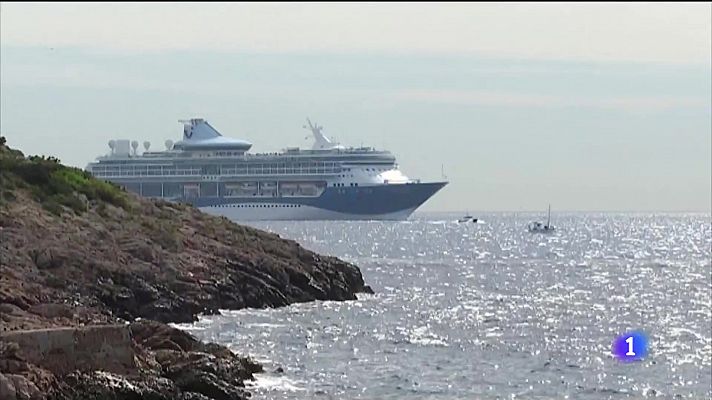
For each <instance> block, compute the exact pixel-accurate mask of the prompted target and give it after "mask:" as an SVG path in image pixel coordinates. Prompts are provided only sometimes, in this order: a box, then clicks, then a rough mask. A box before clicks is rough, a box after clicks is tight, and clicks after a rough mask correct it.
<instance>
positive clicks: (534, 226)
mask: <svg viewBox="0 0 712 400" xmlns="http://www.w3.org/2000/svg"><path fill="white" fill-rule="evenodd" d="M527 228H529V232H531V233H551V232H554V231H555V230H556V228H555V227H554V226H553V225H551V204H549V214H548V216H547V218H546V225H545V224H543V223H541V222H538V221H535V222H530V223H529V225H527Z"/></svg>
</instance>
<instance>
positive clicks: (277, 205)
mask: <svg viewBox="0 0 712 400" xmlns="http://www.w3.org/2000/svg"><path fill="white" fill-rule="evenodd" d="M301 206H302V205H301V204H218V205H216V206H215V207H233V208H234V207H237V208H298V207H301Z"/></svg>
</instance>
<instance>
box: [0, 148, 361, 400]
mask: <svg viewBox="0 0 712 400" xmlns="http://www.w3.org/2000/svg"><path fill="white" fill-rule="evenodd" d="M370 291H371V290H370V288H369V287H368V286H366V285H365V284H364V281H363V277H362V276H361V272H360V271H359V269H358V268H357V267H356V266H354V265H352V264H349V263H346V262H344V261H341V260H339V259H337V258H334V257H325V256H320V255H318V254H315V253H313V252H311V251H309V250H306V249H304V248H302V247H301V246H300V245H299V244H298V243H296V242H294V241H291V240H284V239H281V238H280V237H279V236H278V235H275V234H271V233H267V232H263V231H259V230H256V229H252V228H249V227H244V226H240V225H237V224H234V223H232V222H230V221H228V220H227V219H225V218H217V217H212V216H208V215H205V214H203V213H201V212H199V211H198V210H196V209H194V208H192V207H190V206H186V205H181V204H174V203H168V202H163V201H151V200H146V199H141V198H138V197H136V196H134V195H131V194H129V193H126V192H124V191H121V190H119V189H118V188H116V187H114V186H112V185H109V184H107V183H105V182H100V181H97V180H95V179H93V178H91V177H90V176H89V175H88V174H86V173H84V172H82V171H80V170H78V169H74V168H69V167H65V166H62V165H61V164H59V163H58V162H57V160H54V159H44V158H36V157H35V158H30V159H28V158H25V157H24V156H23V155H22V154H21V153H20V152H18V151H16V150H12V149H10V148H8V147H7V146H5V144H4V139H2V138H0V399H2V400H5V399H9V400H14V399H143V398H146V399H243V398H246V397H249V393H248V392H246V391H245V390H244V389H242V388H243V387H244V384H243V381H244V380H247V379H252V378H253V377H252V374H253V373H255V372H259V371H261V366H259V365H258V364H257V363H255V362H254V361H252V360H250V359H248V358H244V357H240V356H238V355H235V354H233V353H232V352H230V351H229V350H228V349H227V348H225V347H223V346H219V345H215V344H204V343H201V342H199V341H198V340H196V339H195V338H193V337H192V336H190V335H189V334H187V333H184V332H182V331H179V330H177V329H174V328H171V327H169V326H167V325H165V323H167V322H192V321H195V320H196V319H197V316H198V315H199V314H214V313H217V312H218V310H219V309H240V308H245V307H258V308H264V307H279V306H285V305H288V304H292V303H295V302H305V301H313V300H350V299H355V295H356V293H359V292H370ZM99 325H108V326H109V327H113V328H99V327H97V326H99ZM68 327H69V328H72V329H69V330H67V328H68ZM101 329H109V331H110V332H114V335H113V336H111V335H109V336H107V335H105V334H103V333H101V332H103V331H101ZM114 330H115V331H114ZM124 336H125V337H128V338H130V339H128V342H127V343H123V342H122V340H123V339H121V338H122V337H124ZM111 337H115V338H116V339H111ZM13 338H14V339H13ZM18 338H20V339H18ZM32 340H36V342H32ZM112 340H113V341H112ZM80 343H82V345H80ZM83 343H86V345H84V344H83ZM86 346H88V347H87V348H93V347H92V346H96V348H97V349H108V348H121V349H124V350H123V353H121V355H122V356H127V357H128V358H127V359H129V358H130V359H131V360H133V362H131V363H128V364H130V365H128V366H126V365H124V366H123V367H122V368H120V369H118V370H112V371H106V370H104V371H102V370H101V368H96V367H97V366H102V365H103V366H104V367H105V368H104V369H107V368H108V367H106V365H107V364H102V362H101V358H102V357H103V356H102V354H103V353H102V351H100V350H96V351H84V347H86ZM35 347H42V348H44V347H47V348H48V349H50V350H53V352H52V351H43V352H41V353H37V352H36V351H35V350H36V349H35ZM80 347H81V348H80ZM80 350H81V351H80ZM57 353H59V356H58V355H57ZM38 354H39V355H38ZM52 357H59V360H65V361H66V360H69V361H67V362H66V363H65V364H67V365H68V366H65V367H62V368H60V369H57V368H56V367H54V365H56V364H57V363H56V362H54V363H51V362H49V361H48V360H49V359H50V358H51V359H52V360H55V361H56V358H52ZM62 357H65V358H62ZM109 369H110V368H109Z"/></svg>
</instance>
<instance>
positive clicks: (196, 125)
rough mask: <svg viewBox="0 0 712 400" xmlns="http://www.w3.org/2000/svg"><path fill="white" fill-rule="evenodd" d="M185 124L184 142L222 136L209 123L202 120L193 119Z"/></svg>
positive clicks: (184, 122)
mask: <svg viewBox="0 0 712 400" xmlns="http://www.w3.org/2000/svg"><path fill="white" fill-rule="evenodd" d="M179 122H181V123H183V140H205V139H212V138H216V137H220V136H222V135H221V134H220V132H218V131H217V130H216V129H215V128H213V127H212V126H210V124H209V123H208V121H206V120H204V119H202V118H192V119H189V120H187V121H179Z"/></svg>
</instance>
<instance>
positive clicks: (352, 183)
mask: <svg viewBox="0 0 712 400" xmlns="http://www.w3.org/2000/svg"><path fill="white" fill-rule="evenodd" d="M334 186H335V187H345V186H346V184H345V183H334ZM349 186H352V187H353V186H358V183H354V182H351V183H349Z"/></svg>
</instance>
